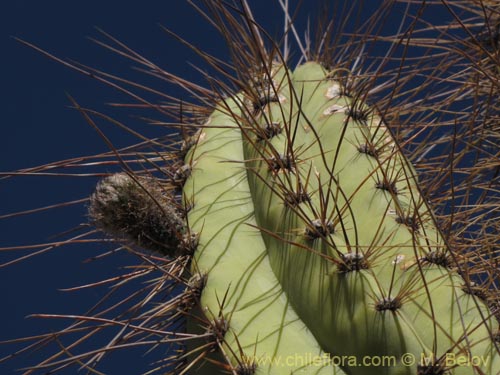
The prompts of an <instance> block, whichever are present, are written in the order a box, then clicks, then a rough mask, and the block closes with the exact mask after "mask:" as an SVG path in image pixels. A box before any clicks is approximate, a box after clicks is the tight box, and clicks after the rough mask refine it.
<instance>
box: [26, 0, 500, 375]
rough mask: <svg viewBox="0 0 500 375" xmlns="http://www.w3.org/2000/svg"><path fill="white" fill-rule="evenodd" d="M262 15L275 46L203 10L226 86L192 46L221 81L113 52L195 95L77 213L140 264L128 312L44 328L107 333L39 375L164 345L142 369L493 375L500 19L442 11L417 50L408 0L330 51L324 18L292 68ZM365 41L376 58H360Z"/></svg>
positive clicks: (387, 7) (257, 32) (226, 8)
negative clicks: (397, 21)
mask: <svg viewBox="0 0 500 375" xmlns="http://www.w3.org/2000/svg"><path fill="white" fill-rule="evenodd" d="M280 4H282V5H283V7H284V8H285V12H284V13H285V16H286V17H285V18H286V20H287V27H286V32H285V38H284V42H283V45H284V48H283V49H280V46H279V44H278V43H277V42H274V41H273V40H271V39H270V38H269V37H268V36H267V34H266V33H265V31H264V30H262V29H261V28H260V27H259V26H258V24H257V22H256V21H255V19H254V17H253V15H252V12H251V9H250V7H249V5H248V3H247V2H242V3H241V4H240V6H236V5H235V4H233V5H231V4H226V3H223V2H220V1H206V2H205V6H206V9H205V10H204V11H202V12H205V13H203V14H204V15H206V16H209V15H210V17H211V18H212V19H213V20H215V21H214V22H215V25H216V26H217V28H218V30H219V31H220V32H221V33H222V35H223V36H224V37H226V38H227V41H228V47H229V51H230V55H231V56H232V60H233V61H232V63H233V66H232V69H233V70H234V71H235V76H232V75H229V74H228V73H227V70H228V69H227V68H228V65H227V63H226V62H224V61H220V60H218V59H215V58H213V57H211V56H207V55H205V54H203V52H200V54H201V55H202V56H203V57H204V58H205V59H206V62H207V63H208V65H209V66H211V67H212V68H214V69H215V70H216V71H218V72H219V73H222V74H223V75H224V78H225V79H227V80H228V82H226V81H224V80H219V81H217V80H214V79H213V78H211V77H210V76H207V79H208V80H209V83H210V87H211V90H207V89H203V88H200V87H199V86H197V85H195V84H191V83H189V82H187V81H185V80H183V79H181V78H179V77H176V76H174V75H171V74H168V73H166V72H164V71H162V70H160V69H159V68H158V67H156V66H155V65H152V63H150V62H149V61H147V60H142V59H138V58H137V56H136V55H135V54H134V52H133V51H129V50H127V49H125V53H124V54H125V55H127V56H130V57H131V58H133V59H134V60H136V61H140V62H141V63H142V64H144V65H145V66H146V67H147V68H148V69H150V70H152V71H153V72H154V73H155V74H157V75H160V76H162V77H164V78H166V79H167V80H168V81H170V82H172V83H174V84H178V85H180V86H182V87H184V88H187V90H188V91H189V92H191V93H192V94H194V95H195V97H196V98H197V99H198V101H199V103H184V102H182V101H179V102H175V101H174V102H173V103H171V104H169V105H168V106H164V108H167V110H165V111H166V112H169V111H171V109H170V108H174V107H175V105H179V106H181V108H182V111H188V112H189V119H188V120H186V119H184V118H183V119H181V121H179V122H180V123H179V122H178V123H174V124H173V125H175V126H179V127H180V128H181V130H182V135H183V138H182V140H176V141H175V142H174V143H169V144H162V143H161V142H157V141H156V140H153V141H151V146H152V147H156V149H155V151H154V152H152V153H151V154H150V155H152V156H147V157H144V161H145V163H144V164H145V168H144V171H141V172H139V171H136V170H133V169H132V168H130V166H129V165H127V162H126V161H125V160H123V158H122V156H121V155H120V154H119V153H118V156H119V159H120V161H121V162H122V164H123V166H124V170H123V171H121V172H118V173H115V174H110V176H108V177H106V178H104V179H102V180H101V181H100V182H99V183H98V185H97V188H96V190H95V192H94V193H93V194H92V195H91V197H90V200H89V207H88V211H89V218H90V222H91V224H92V225H93V226H95V227H96V228H97V229H99V230H100V231H102V232H104V233H106V235H107V236H109V237H110V238H112V239H114V240H117V241H120V243H122V244H123V247H125V248H126V249H128V251H129V252H131V253H133V254H137V255H138V256H139V258H140V259H142V260H143V261H144V264H143V265H142V266H141V267H140V268H138V270H137V271H134V272H131V273H128V274H126V275H124V277H123V278H120V279H119V280H116V282H117V285H118V284H119V283H121V282H123V280H126V281H127V282H128V281H129V280H133V279H134V278H136V277H139V275H143V274H144V275H148V276H149V275H151V277H152V281H153V282H151V283H150V286H149V287H146V288H145V289H144V290H141V291H140V293H143V292H144V293H145V296H144V297H142V299H141V300H140V302H138V303H136V304H134V306H133V307H132V308H130V309H129V310H126V313H125V314H124V315H123V316H128V315H130V317H126V318H123V316H122V314H118V315H117V318H116V319H107V318H106V319H104V318H102V317H101V315H100V313H99V314H96V315H94V316H90V317H80V318H77V319H76V321H75V323H74V324H73V325H71V326H70V327H69V328H68V329H67V330H66V331H61V332H60V333H59V335H61V336H62V335H63V334H64V333H65V332H70V333H74V332H78V331H79V330H80V329H81V330H82V332H84V333H83V335H82V340H83V341H84V340H86V339H87V338H88V337H92V335H93V334H94V333H93V332H96V331H100V330H101V329H102V328H103V327H105V326H106V325H112V326H113V325H117V326H119V327H120V329H122V332H121V333H120V334H119V336H117V337H114V338H113V339H112V340H111V341H110V342H109V344H107V345H106V346H104V347H103V348H102V349H100V350H97V351H91V352H88V353H83V354H81V355H73V354H71V352H72V351H73V349H74V347H77V346H78V340H77V341H75V342H74V343H72V344H70V345H69V346H68V347H67V348H63V349H62V350H61V351H60V352H58V353H57V354H55V355H54V356H52V357H51V358H49V360H47V361H44V362H42V363H41V364H40V365H38V366H37V367H35V368H36V369H45V368H53V369H58V368H64V367H66V366H68V365H70V364H73V363H76V364H79V365H82V364H83V366H84V367H89V368H93V367H94V366H96V365H97V364H99V362H100V360H101V359H102V357H103V356H104V355H105V354H106V352H107V351H110V350H114V349H118V348H119V347H120V346H121V345H122V346H123V347H126V346H127V345H128V343H130V342H133V343H138V345H143V344H149V345H151V346H152V347H156V346H157V345H160V344H161V343H165V344H167V345H170V348H171V349H172V350H171V354H169V355H167V358H165V359H164V360H163V361H162V363H160V364H159V365H157V366H156V367H155V368H154V369H153V370H152V371H153V372H154V371H158V372H159V371H163V372H165V371H166V372H169V373H175V374H178V373H180V374H184V373H206V374H217V373H232V374H236V375H238V374H239V375H241V374H249V375H250V374H338V375H343V374H352V375H365V374H386V375H400V374H419V375H424V374H425V375H435V374H439V375H441V374H443V375H444V374H456V375H460V374H471V373H473V374H500V347H499V345H500V344H499V336H500V329H499V320H500V313H499V312H498V310H499V307H498V306H499V302H498V301H499V300H500V298H499V297H498V291H497V288H498V275H499V271H498V235H495V231H496V230H497V229H498V224H497V221H498V220H497V219H496V217H497V215H498V207H500V205H499V202H498V189H497V187H496V186H497V185H498V169H499V163H498V155H499V151H498V144H496V143H495V142H496V141H498V135H497V134H498V126H497V125H496V123H495V122H494V119H495V118H496V117H495V116H497V114H496V107H495V104H496V102H495V101H494V98H495V93H497V91H495V90H496V88H497V79H498V78H497V75H498V71H497V68H498V66H499V65H498V63H497V57H496V55H495V52H496V51H497V45H498V37H497V36H496V34H497V31H496V30H497V28H498V17H497V16H496V15H497V8H498V7H497V6H496V4H495V3H494V2H491V3H490V2H486V1H483V2H481V1H477V2H476V1H457V2H455V3H448V2H443V4H444V8H445V10H446V11H447V12H448V14H450V20H449V24H448V25H447V26H446V27H440V26H435V30H434V31H435V35H434V39H430V38H426V37H421V36H420V34H419V32H418V31H417V30H419V29H418V27H419V24H420V23H421V24H422V25H424V26H420V28H421V30H426V28H425V26H426V25H429V24H430V23H428V22H427V21H426V18H425V12H424V8H425V7H424V6H423V5H422V7H419V6H418V4H417V6H411V2H409V5H408V7H407V8H406V10H405V11H406V12H407V14H413V13H411V12H412V10H414V11H415V9H413V8H416V11H415V13H414V14H415V16H414V17H413V18H411V22H410V23H409V25H408V24H405V23H404V22H405V21H404V20H403V21H402V23H401V25H400V27H399V30H398V32H397V33H396V34H392V35H391V36H390V37H382V36H381V35H375V34H374V35H373V38H372V37H370V33H376V32H380V30H379V31H376V30H377V26H379V25H380V24H383V23H384V21H385V20H387V19H388V17H389V14H390V13H391V11H392V10H393V7H394V4H393V2H392V1H387V2H383V3H382V5H381V6H380V7H379V9H377V10H376V12H375V13H374V15H373V16H372V17H371V18H370V19H369V21H367V23H364V24H362V25H360V27H359V28H360V29H363V28H364V29H365V30H369V31H366V32H365V33H364V34H363V35H360V34H357V33H354V34H351V35H352V37H351V38H352V39H351V40H348V41H347V42H346V41H345V40H342V41H341V40H340V39H334V40H331V39H330V38H332V36H331V35H332V33H333V31H335V30H334V29H335V27H337V26H336V25H334V24H332V23H329V22H323V23H320V24H322V25H324V26H323V27H322V28H321V27H320V28H319V30H318V35H317V38H316V41H315V42H316V45H315V46H311V45H312V44H313V43H312V42H311V41H310V40H308V43H307V44H305V45H304V43H302V41H301V39H300V38H298V37H295V39H294V42H295V43H296V44H297V46H298V47H299V50H300V57H299V59H298V62H295V63H294V62H292V58H291V57H290V53H289V50H288V45H289V40H288V37H289V35H290V34H291V35H296V34H297V31H296V29H295V27H294V26H293V23H291V22H292V16H291V14H292V12H290V10H289V9H288V8H287V6H285V4H284V3H281V2H280ZM429 6H430V9H431V10H432V9H434V8H433V7H441V6H442V5H440V4H432V3H431V4H430V5H429ZM355 10H356V5H354V6H353V7H352V8H350V9H346V10H345V15H350V14H352V13H354V12H355ZM459 11H460V12H463V13H464V14H465V15H464V14H462V13H460V12H459ZM325 14H328V13H325ZM471 15H472V16H471ZM466 16H471V17H475V18H472V21H471V20H468V19H467V18H466ZM336 17H338V14H336ZM464 20H468V21H467V22H466V21H464ZM477 25H479V27H480V28H481V29H480V32H479V34H477V33H476V34H473V32H476V27H477ZM403 28H405V29H404V30H403ZM431 29H432V28H431ZM422 32H423V31H422ZM461 32H465V33H466V34H467V33H468V34H470V35H472V36H471V37H469V38H466V37H464V36H463V35H461V34H460V33H461ZM339 35H340V34H339ZM458 37H461V38H462V39H461V40H462V43H454V42H455V39H457V38H458ZM339 38H340V37H339ZM372 39H373V40H372ZM377 39H381V40H382V42H379V41H378V40H377ZM111 41H114V40H113V39H111ZM356 41H359V43H357V42H356ZM349 42H350V43H349ZM384 42H387V43H389V44H388V45H389V47H388V49H387V52H386V53H385V55H384V54H382V55H381V56H379V57H377V56H369V55H368V54H367V53H366V52H365V51H366V50H368V49H370V48H374V46H379V44H378V43H384ZM398 45H404V46H405V48H406V49H407V50H408V49H410V47H412V46H413V47H414V48H415V49H416V50H417V51H418V50H419V49H423V50H424V52H422V53H421V55H420V56H419V58H418V60H415V61H413V60H412V58H411V56H410V55H409V53H408V51H407V50H405V51H404V53H403V55H398V53H399V52H398V49H397V46H398ZM119 46H121V47H123V45H119ZM123 48H125V47H123ZM443 61H445V63H443ZM394 62H396V64H395V65H394ZM66 64H69V63H66ZM443 64H444V65H443ZM73 67H75V68H77V69H80V70H81V69H82V68H80V67H78V66H73ZM445 68H446V69H445ZM85 72H86V73H89V72H90V71H85ZM92 73H93V75H94V74H96V73H98V72H92ZM96 76H97V77H98V79H99V80H101V81H105V82H106V83H110V82H111V81H109V80H108V78H109V77H108V76H106V75H100V74H97V75H96ZM422 77H424V78H425V79H424V80H423V82H422ZM415 81H418V82H419V86H418V88H417V89H415V88H414V87H412V85H414V84H415V83H414V82H415ZM133 97H134V98H136V99H138V97H137V96H136V95H133ZM144 103H145V102H144ZM486 103H492V104H486ZM74 105H75V107H76V108H78V109H80V111H81V112H82V113H83V114H84V116H86V117H87V118H88V119H89V121H92V120H91V119H90V117H89V114H90V112H89V111H88V110H84V109H82V108H81V107H80V106H79V105H78V104H77V103H76V102H75V103H74ZM456 106H462V107H461V108H459V109H457V108H456ZM161 110H162V111H164V110H163V107H162V109H161ZM170 114H171V113H170ZM450 129H451V131H448V130H450ZM462 142H463V143H462ZM127 152H128V151H127ZM153 274H156V276H154V277H153V276H152V275H153ZM158 274H159V276H158ZM140 293H138V294H140ZM165 294H168V295H169V298H168V300H167V301H165V300H162V301H156V298H158V296H160V295H165ZM155 302H157V303H155ZM120 304H121V303H120ZM120 304H118V305H117V306H118V307H120ZM115 307H116V306H112V307H111V308H110V309H111V310H112V309H114V308H115ZM95 322H97V323H98V324H102V325H99V326H98V327H97V328H96V327H94V326H92V325H88V326H86V325H85V324H88V323H95ZM93 330H96V331H93ZM87 335H88V336H87ZM50 338H51V336H49V335H47V336H43V337H41V338H37V340H39V341H37V345H44V344H45V342H46V341H47V340H49V339H50ZM56 340H57V339H56ZM132 345H133V344H132ZM66 355H67V358H64V357H65V356H66Z"/></svg>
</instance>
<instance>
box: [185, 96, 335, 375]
mask: <svg viewBox="0 0 500 375" xmlns="http://www.w3.org/2000/svg"><path fill="white" fill-rule="evenodd" d="M237 103H238V102H237V101H234V100H228V102H227V103H223V104H221V105H220V106H219V107H218V108H217V109H216V110H215V111H214V113H213V114H212V116H211V117H210V120H209V124H207V125H205V126H204V128H203V129H202V133H201V134H200V137H199V141H198V143H197V144H196V145H195V146H193V147H192V149H191V151H190V152H189V153H188V154H187V155H186V158H185V160H186V161H192V163H193V168H192V173H191V176H190V177H189V178H188V179H187V181H186V183H185V185H184V190H183V195H184V199H185V200H186V201H189V202H192V204H193V208H192V209H191V210H190V211H189V215H188V222H189V225H190V227H191V231H193V232H196V233H198V235H199V244H198V248H197V251H196V253H195V255H194V259H193V263H192V264H193V265H192V268H193V272H198V271H201V272H205V273H207V282H206V286H205V287H204V289H203V294H202V297H201V302H200V306H201V308H202V310H203V314H204V315H205V317H206V319H208V320H213V319H215V318H219V317H220V315H219V314H220V312H221V311H220V310H222V314H223V317H224V319H225V320H227V321H228V325H227V326H228V330H227V332H225V335H224V343H223V344H221V346H222V348H223V351H224V355H226V356H227V357H228V358H229V359H230V361H231V363H232V364H233V366H234V368H233V371H240V372H237V373H241V374H243V373H247V372H243V370H242V369H238V361H242V360H243V358H242V353H240V350H239V347H238V346H240V347H241V349H242V350H243V353H244V355H245V356H247V357H248V358H249V359H250V360H254V363H255V364H256V370H255V373H256V374H318V375H320V374H331V375H341V374H344V372H343V371H341V370H340V369H338V368H336V367H333V366H330V365H329V364H328V363H325V362H326V361H325V357H324V356H323V352H322V350H321V348H320V346H319V345H318V343H317V341H316V339H315V338H314V337H313V335H312V334H311V333H310V332H309V330H308V328H307V327H306V326H305V325H304V323H303V322H302V321H301V320H300V319H299V318H298V317H297V315H296V314H295V312H294V311H293V309H291V308H290V306H289V303H288V299H287V297H286V295H285V294H284V292H283V291H282V289H281V286H280V284H279V282H278V280H277V279H276V277H275V275H274V273H273V271H272V269H271V266H270V264H269V259H268V257H267V253H266V248H265V244H264V242H263V239H262V236H261V234H260V231H259V230H258V229H257V228H256V222H255V219H254V216H253V210H254V206H253V202H252V197H251V195H250V190H249V186H248V180H247V175H246V169H245V165H244V163H243V160H244V159H243V144H242V134H241V132H240V130H239V127H238V124H237V123H236V121H237V115H236V114H237V113H238V112H240V111H239V107H238V105H237ZM226 292H227V296H225V293H226ZM221 304H223V306H222V308H221V307H220V305H221ZM194 324H196V323H194ZM223 334H224V332H223ZM322 361H323V362H322ZM204 371H207V372H206V373H210V374H213V373H214V371H215V372H216V371H221V370H220V369H218V370H216V369H214V368H212V367H208V369H206V370H204V369H203V368H201V369H196V370H195V373H205V372H204ZM248 373H249V374H251V373H253V372H248Z"/></svg>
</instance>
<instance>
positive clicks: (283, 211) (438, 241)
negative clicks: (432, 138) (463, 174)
mask: <svg viewBox="0 0 500 375" xmlns="http://www.w3.org/2000/svg"><path fill="white" fill-rule="evenodd" d="M271 74H272V79H270V77H268V78H267V79H264V80H262V81H265V82H267V85H268V88H267V93H268V100H267V103H266V105H265V106H261V108H259V110H258V111H255V106H254V107H253V108H252V106H248V112H249V115H248V116H246V118H245V120H246V122H245V124H244V125H242V129H250V130H245V133H246V136H245V138H246V142H245V158H246V160H247V166H248V176H249V180H250V187H251V189H252V197H253V200H254V203H255V213H256V218H257V223H258V224H259V225H260V226H261V227H262V228H263V230H262V233H263V236H264V240H265V243H266V247H267V250H268V253H269V256H270V260H271V265H272V267H273V270H274V271H275V273H276V275H277V276H278V279H279V280H280V282H281V284H282V286H283V289H284V290H285V291H286V293H287V295H288V297H289V298H290V301H291V304H292V305H293V307H294V308H295V309H296V311H297V313H298V315H299V316H300V317H301V319H302V320H303V321H304V322H305V323H306V324H307V326H308V328H309V329H310V330H311V331H312V332H313V334H314V335H315V337H316V338H317V339H318V341H319V343H320V344H321V346H322V348H323V349H324V350H325V351H327V352H330V353H332V354H333V355H345V356H352V355H355V356H356V357H357V358H358V359H359V361H360V362H359V363H361V361H362V359H363V357H365V356H371V357H373V356H382V355H392V356H395V358H396V359H397V361H398V362H397V364H395V365H391V366H385V367H381V366H371V367H370V366H360V367H352V368H349V369H346V371H347V372H348V373H350V374H387V375H393V374H415V373H417V363H415V364H413V365H412V366H406V365H405V364H403V363H401V362H400V359H401V357H402V356H403V355H404V354H405V353H412V354H413V355H414V356H415V358H416V361H418V362H420V360H421V359H425V361H427V362H428V363H424V362H425V361H423V362H422V363H421V364H420V368H419V369H418V371H419V372H420V373H424V371H428V372H425V373H426V374H427V373H431V374H434V373H442V372H439V371H444V369H445V368H446V369H447V370H449V364H447V363H446V362H445V361H444V360H445V359H446V358H445V356H446V354H447V353H450V354H448V356H451V355H452V354H453V355H455V356H456V357H462V359H464V358H467V356H471V355H472V356H481V357H480V358H482V360H483V362H482V363H481V364H480V365H479V366H478V368H480V369H481V370H482V371H484V372H485V373H493V371H494V369H498V368H500V360H499V358H498V355H497V353H496V350H495V347H494V344H493V343H492V340H491V333H490V332H495V331H496V330H497V323H496V321H495V320H494V319H493V318H489V317H490V312H489V310H488V308H487V306H485V305H484V303H482V302H481V301H477V300H475V298H474V297H473V296H471V295H469V294H466V293H465V292H464V291H463V290H462V285H463V280H462V279H461V277H460V276H459V275H458V274H457V273H456V272H454V271H452V270H451V264H442V265H438V264H434V263H433V261H434V259H436V258H444V259H449V258H450V255H449V254H448V253H447V249H446V246H445V243H444V241H443V240H442V238H441V237H440V235H439V233H438V231H437V230H436V228H435V225H434V221H433V218H432V214H431V212H430V211H429V209H428V208H427V205H426V203H425V201H424V199H423V198H422V196H421V195H420V193H419V191H418V189H417V187H416V184H417V183H416V178H415V172H414V170H413V168H412V166H411V165H410V164H409V163H408V161H407V160H406V159H405V157H404V156H403V155H402V154H401V153H400V151H399V150H398V149H397V147H396V146H395V144H394V141H393V140H392V136H391V134H390V133H389V131H388V130H387V128H386V127H385V125H384V124H383V122H382V120H381V119H380V117H379V116H378V115H377V113H376V110H375V109H372V108H370V107H368V106H367V105H366V104H365V103H363V98H358V99H354V98H350V97H348V96H345V95H340V94H339V90H338V85H339V84H338V82H336V81H335V80H333V79H331V77H334V75H335V72H331V73H330V74H327V72H326V71H325V70H324V69H323V68H322V67H321V66H320V65H319V64H316V63H307V64H304V65H302V66H300V67H299V68H297V70H296V71H295V72H294V73H293V76H290V75H291V74H290V73H289V75H285V69H284V68H283V67H279V66H276V67H274V68H273V72H272V73H271ZM269 82H272V86H271V85H270V84H269ZM259 84H262V83H261V82H257V83H256V86H258V85H259ZM265 84H266V83H264V84H263V85H265ZM255 91H257V92H262V91H263V88H262V87H256V88H255ZM264 91H266V89H264ZM276 98H279V99H278V100H276ZM251 100H252V99H251V98H250V99H248V100H247V101H250V102H251ZM261 102H262V100H261ZM264 102H265V101H264ZM256 112H258V113H256ZM275 122H278V123H280V124H281V126H282V127H283V129H284V130H283V132H281V133H280V134H277V135H275V136H273V137H270V138H268V139H265V140H262V139H259V137H258V136H257V137H256V136H255V134H257V135H258V134H260V133H261V131H262V129H265V128H267V127H269V126H270V124H272V123H275ZM304 192H305V193H307V198H304V199H303V200H302V201H299V202H295V203H292V204H290V203H289V202H286V198H285V197H290V196H297V197H298V196H304V194H303V193H304ZM437 254H444V256H436V255H437ZM484 319H486V324H484V323H482V322H483V320H484ZM464 333H466V337H464V336H463V335H464ZM442 356H443V357H442ZM440 358H441V362H439V359H440ZM448 358H449V357H448ZM433 359H434V360H435V361H434V362H433ZM438 362H439V363H440V364H442V365H443V369H441V370H438V369H437V367H439V364H438ZM432 366H435V367H434V370H431V367H432ZM446 366H448V367H446ZM430 371H432V372H430ZM470 372H471V367H470V365H469V366H459V367H456V368H453V369H452V370H451V372H450V373H453V374H469V373H470Z"/></svg>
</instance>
